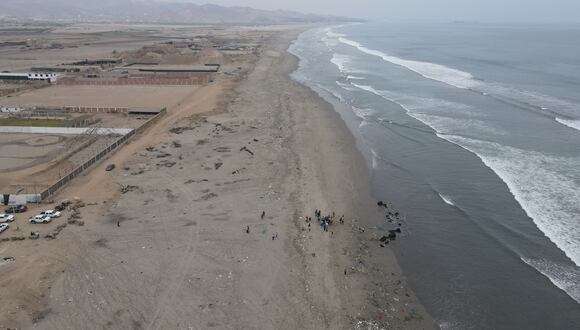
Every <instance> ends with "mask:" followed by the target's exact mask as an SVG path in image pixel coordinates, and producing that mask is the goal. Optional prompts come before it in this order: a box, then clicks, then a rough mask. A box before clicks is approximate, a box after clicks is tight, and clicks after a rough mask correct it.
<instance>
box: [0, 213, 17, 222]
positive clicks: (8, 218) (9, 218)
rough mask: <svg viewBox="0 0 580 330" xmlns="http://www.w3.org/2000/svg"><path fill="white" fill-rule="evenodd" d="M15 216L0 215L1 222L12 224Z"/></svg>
mask: <svg viewBox="0 0 580 330" xmlns="http://www.w3.org/2000/svg"><path fill="white" fill-rule="evenodd" d="M12 221H14V216H13V215H12V214H0V222H12Z"/></svg>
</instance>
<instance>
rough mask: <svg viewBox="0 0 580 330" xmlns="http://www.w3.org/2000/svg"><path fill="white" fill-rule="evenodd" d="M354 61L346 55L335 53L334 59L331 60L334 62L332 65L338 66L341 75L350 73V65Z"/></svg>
mask: <svg viewBox="0 0 580 330" xmlns="http://www.w3.org/2000/svg"><path fill="white" fill-rule="evenodd" d="M351 61H352V57H350V56H348V55H344V54H337V53H334V54H333V55H332V58H331V59H330V62H332V64H334V65H336V66H337V67H338V70H340V72H341V73H345V72H347V71H348V67H347V65H348V63H350V62H351Z"/></svg>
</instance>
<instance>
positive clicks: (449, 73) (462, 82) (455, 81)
mask: <svg viewBox="0 0 580 330" xmlns="http://www.w3.org/2000/svg"><path fill="white" fill-rule="evenodd" d="M338 41H340V42H342V43H343V44H346V45H349V46H352V47H355V48H357V49H358V50H359V51H361V52H363V53H365V54H369V55H373V56H377V57H380V58H382V59H383V60H384V61H386V62H390V63H393V64H396V65H400V66H403V67H405V68H407V69H409V70H411V71H413V72H415V73H417V74H419V75H421V76H423V77H425V78H428V79H432V80H436V81H439V82H442V83H445V84H448V85H451V86H455V87H458V88H463V89H470V88H475V87H477V86H480V85H481V82H479V81H477V80H475V79H474V77H473V76H472V75H471V74H470V73H468V72H463V71H460V70H456V69H452V68H449V67H446V66H444V65H440V64H435V63H429V62H420V61H412V60H405V59H402V58H399V57H395V56H391V55H388V54H385V53H383V52H381V51H379V50H375V49H370V48H367V47H365V46H363V45H361V44H360V43H358V42H356V41H354V40H350V39H347V38H345V37H338Z"/></svg>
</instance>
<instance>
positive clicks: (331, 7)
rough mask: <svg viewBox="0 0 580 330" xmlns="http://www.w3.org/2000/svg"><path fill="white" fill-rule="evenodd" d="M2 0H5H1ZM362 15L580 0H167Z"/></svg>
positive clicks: (512, 14) (467, 16)
mask: <svg viewBox="0 0 580 330" xmlns="http://www.w3.org/2000/svg"><path fill="white" fill-rule="evenodd" d="M0 1H1V0H0ZM163 1H173V2H175V1H182V2H188V1H189V2H193V3H197V4H204V3H214V4H220V5H226V6H250V7H254V8H262V9H291V10H297V11H301V12H305V13H317V14H331V15H344V16H351V17H352V16H354V17H362V18H395V19H396V18H399V19H435V20H477V21H504V22H522V21H524V22H580V0H163Z"/></svg>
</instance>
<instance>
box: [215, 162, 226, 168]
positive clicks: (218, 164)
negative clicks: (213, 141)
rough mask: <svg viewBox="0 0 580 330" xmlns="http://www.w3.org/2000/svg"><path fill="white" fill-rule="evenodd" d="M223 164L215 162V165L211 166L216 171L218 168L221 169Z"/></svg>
mask: <svg viewBox="0 0 580 330" xmlns="http://www.w3.org/2000/svg"><path fill="white" fill-rule="evenodd" d="M223 164H224V163H222V162H216V163H215V164H213V167H214V168H215V169H216V170H218V169H219V168H220V167H222V165H223Z"/></svg>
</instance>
